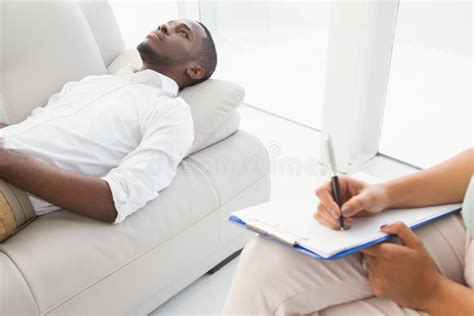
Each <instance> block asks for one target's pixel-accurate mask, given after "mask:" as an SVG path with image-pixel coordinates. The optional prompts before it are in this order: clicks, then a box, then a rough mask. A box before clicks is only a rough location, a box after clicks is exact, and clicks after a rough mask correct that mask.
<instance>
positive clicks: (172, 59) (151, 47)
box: [137, 20, 206, 66]
mask: <svg viewBox="0 0 474 316" xmlns="http://www.w3.org/2000/svg"><path fill="white" fill-rule="evenodd" d="M205 37H206V33H205V31H204V29H203V28H202V26H201V25H200V24H199V23H197V22H195V21H192V20H177V21H169V22H168V23H165V24H162V25H160V26H158V28H157V29H156V30H154V31H152V32H150V33H149V34H148V35H147V36H146V38H145V40H144V41H143V42H141V43H140V44H139V45H138V46H137V49H138V51H139V52H140V55H141V56H142V59H143V61H144V62H146V63H150V64H154V65H157V66H177V65H185V64H186V63H187V62H189V61H190V60H192V59H193V58H195V56H196V55H197V53H198V52H199V50H200V49H201V45H202V40H203V38H205Z"/></svg>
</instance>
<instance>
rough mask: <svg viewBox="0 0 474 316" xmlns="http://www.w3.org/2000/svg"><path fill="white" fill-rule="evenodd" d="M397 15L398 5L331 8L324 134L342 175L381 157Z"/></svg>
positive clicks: (392, 0) (362, 3)
mask: <svg viewBox="0 0 474 316" xmlns="http://www.w3.org/2000/svg"><path fill="white" fill-rule="evenodd" d="M397 10H398V1H397V0H388V1H371V0H368V1H357V2H339V1H334V2H332V3H331V13H330V22H329V36H328V38H329V40H328V51H327V66H326V83H325V96H324V109H323V131H324V132H328V133H329V134H330V136H331V139H332V143H333V146H334V152H335V156H336V164H337V167H338V171H339V172H343V173H347V172H352V171H354V170H356V169H357V167H358V166H359V165H360V164H362V163H363V162H365V161H367V160H368V159H370V158H372V157H373V156H374V155H376V154H377V152H378V147H379V142H380V135H381V129H382V119H383V108H384V102H385V96H386V90H387V85H388V77H389V70H390V60H391V53H392V45H393V38H394V34H395V26H396V18H397ZM321 153H322V155H321V160H322V162H323V163H327V161H326V159H325V157H326V155H325V154H324V148H321Z"/></svg>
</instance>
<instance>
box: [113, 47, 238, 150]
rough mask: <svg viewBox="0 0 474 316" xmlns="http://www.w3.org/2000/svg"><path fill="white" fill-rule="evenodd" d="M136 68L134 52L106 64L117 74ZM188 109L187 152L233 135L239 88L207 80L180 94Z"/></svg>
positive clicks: (138, 56)
mask: <svg viewBox="0 0 474 316" xmlns="http://www.w3.org/2000/svg"><path fill="white" fill-rule="evenodd" d="M127 64H129V65H132V66H134V67H135V68H138V69H140V68H141V67H142V61H141V58H140V55H139V54H138V51H137V50H136V49H128V50H126V51H124V52H123V53H122V54H120V55H119V56H117V58H115V60H114V61H113V62H112V63H110V65H109V66H108V67H107V70H108V72H109V73H110V74H115V73H117V71H118V70H120V68H122V67H123V66H125V65H127ZM179 96H181V97H182V98H183V99H184V100H185V101H186V102H187V103H188V104H189V106H190V107H191V114H192V116H193V120H194V142H193V146H192V148H191V150H190V153H194V152H196V151H198V150H201V149H203V148H206V147H209V146H211V145H213V144H215V143H216V142H218V141H220V140H222V139H224V138H226V137H228V136H230V135H231V134H233V133H235V132H236V131H237V130H238V128H239V123H240V116H239V113H238V112H237V107H238V106H239V105H240V103H242V101H243V99H244V90H243V89H242V87H240V86H238V85H236V84H234V83H231V82H228V81H224V80H216V79H209V80H206V81H204V82H202V83H199V84H197V85H193V86H190V87H187V88H185V89H183V90H181V91H180V93H179Z"/></svg>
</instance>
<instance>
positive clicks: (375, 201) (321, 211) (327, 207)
mask: <svg viewBox="0 0 474 316" xmlns="http://www.w3.org/2000/svg"><path fill="white" fill-rule="evenodd" d="M339 186H340V189H341V195H342V199H343V205H342V207H341V208H339V206H338V205H337V203H336V202H335V201H334V198H333V194H332V186H331V181H329V182H327V183H326V184H324V185H323V186H321V187H319V188H318V189H317V190H316V196H317V197H318V198H319V205H318V208H317V211H316V212H315V213H314V215H313V217H314V218H315V219H316V220H317V221H318V222H319V223H321V224H323V225H325V226H328V227H330V228H332V229H335V230H339V229H340V226H339V216H340V215H341V212H342V215H343V216H344V226H345V227H344V228H345V229H349V228H350V226H351V224H352V220H353V217H355V216H371V215H375V214H378V213H380V212H382V211H383V210H384V209H385V208H386V207H387V206H388V200H387V199H388V198H387V194H386V192H385V189H384V188H383V187H382V186H380V185H369V184H367V183H364V182H361V181H359V180H355V179H353V178H350V177H339Z"/></svg>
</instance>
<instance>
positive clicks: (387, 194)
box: [314, 148, 474, 230]
mask: <svg viewBox="0 0 474 316" xmlns="http://www.w3.org/2000/svg"><path fill="white" fill-rule="evenodd" d="M473 173H474V148H470V149H468V150H466V151H463V152H462V153H460V154H458V155H456V156H454V157H452V158H451V159H449V160H447V161H445V162H443V163H440V164H438V165H436V166H434V167H431V168H429V169H426V170H422V171H418V172H416V173H413V174H410V175H407V176H404V177H400V178H397V179H394V180H391V181H388V182H385V183H380V184H375V185H369V184H366V183H363V182H361V181H358V180H355V179H352V178H350V177H340V179H339V180H340V187H341V194H342V196H343V201H344V204H343V205H342V207H341V208H339V206H338V205H337V204H336V202H334V199H333V197H332V186H331V183H330V182H328V183H326V184H325V185H323V186H321V187H319V188H318V189H317V190H316V195H317V196H318V198H319V201H320V203H319V205H318V208H317V211H316V212H315V214H314V218H315V219H316V220H317V221H318V222H320V223H321V224H323V225H326V226H328V227H331V228H333V229H337V230H338V229H339V220H338V218H339V215H340V214H341V212H342V215H343V216H344V217H345V220H344V223H345V224H346V226H347V227H346V229H347V228H350V225H351V223H352V219H353V217H357V216H370V215H376V214H378V213H380V212H382V211H383V210H385V209H388V208H409V207H422V206H429V205H438V204H448V203H457V202H461V201H462V200H463V198H464V194H465V193H466V190H467V186H468V184H469V181H470V178H471V176H472V174H473Z"/></svg>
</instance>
